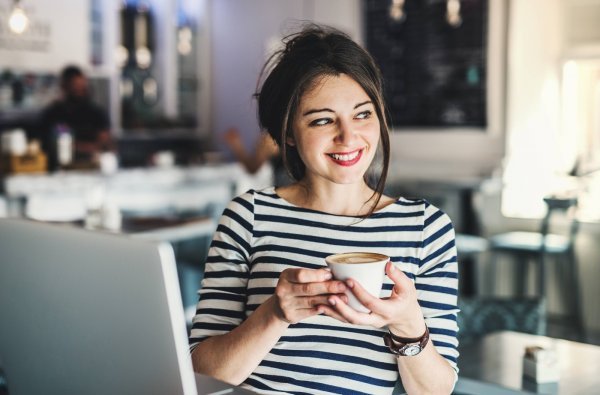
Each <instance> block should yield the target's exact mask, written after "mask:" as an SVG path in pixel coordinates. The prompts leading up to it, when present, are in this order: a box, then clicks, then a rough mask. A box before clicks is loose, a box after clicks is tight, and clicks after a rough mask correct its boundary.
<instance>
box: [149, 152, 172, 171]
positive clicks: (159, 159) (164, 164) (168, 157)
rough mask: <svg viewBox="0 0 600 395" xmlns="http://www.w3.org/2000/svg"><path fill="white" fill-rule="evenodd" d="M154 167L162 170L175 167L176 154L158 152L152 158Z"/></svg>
mask: <svg viewBox="0 0 600 395" xmlns="http://www.w3.org/2000/svg"><path fill="white" fill-rule="evenodd" d="M152 163H154V166H156V167H160V168H170V167H173V166H175V153H173V151H158V152H157V153H155V154H154V155H153V156H152Z"/></svg>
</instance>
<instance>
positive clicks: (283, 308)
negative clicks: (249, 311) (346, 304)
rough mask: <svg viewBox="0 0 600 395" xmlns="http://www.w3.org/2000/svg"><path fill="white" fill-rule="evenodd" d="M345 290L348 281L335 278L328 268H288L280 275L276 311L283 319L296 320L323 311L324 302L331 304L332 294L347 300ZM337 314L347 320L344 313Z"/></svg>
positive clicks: (339, 318)
mask: <svg viewBox="0 0 600 395" xmlns="http://www.w3.org/2000/svg"><path fill="white" fill-rule="evenodd" d="M345 290H346V285H345V284H344V283H343V282H342V281H337V280H332V276H331V272H330V271H329V270H327V269H286V270H284V271H283V272H282V273H281V275H280V276H279V281H278V282H277V287H276V288H275V294H274V295H273V297H274V299H275V310H276V311H275V314H276V315H277V317H278V318H279V319H280V320H282V321H285V322H287V323H288V324H295V323H297V322H299V321H301V320H303V319H305V318H308V317H311V316H313V315H317V314H321V313H323V311H324V310H323V307H322V306H323V305H325V306H327V305H328V303H329V302H328V298H329V297H331V296H332V295H337V296H338V297H340V298H342V299H343V300H347V299H346V298H347V297H346V295H345V294H344V291H345ZM330 315H331V314H330ZM333 318H336V319H338V320H340V321H344V322H346V320H345V319H344V318H343V317H342V316H337V317H333Z"/></svg>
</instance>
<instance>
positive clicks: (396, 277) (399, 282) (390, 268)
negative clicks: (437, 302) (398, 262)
mask: <svg viewBox="0 0 600 395" xmlns="http://www.w3.org/2000/svg"><path fill="white" fill-rule="evenodd" d="M385 273H386V274H387V276H388V277H389V278H390V280H392V281H393V282H394V289H393V290H392V291H393V292H394V293H396V294H398V295H400V294H401V293H402V292H404V291H405V290H406V287H407V286H408V285H412V281H410V279H409V278H408V277H407V276H406V274H404V272H403V271H402V270H400V269H398V268H397V267H396V266H395V265H394V264H393V263H392V262H391V261H390V262H388V263H387V265H386V266H385Z"/></svg>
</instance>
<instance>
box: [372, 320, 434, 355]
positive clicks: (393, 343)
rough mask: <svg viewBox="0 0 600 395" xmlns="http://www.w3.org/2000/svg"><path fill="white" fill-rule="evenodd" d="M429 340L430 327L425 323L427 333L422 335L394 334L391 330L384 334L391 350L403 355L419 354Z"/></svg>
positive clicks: (386, 343) (384, 340) (385, 341)
mask: <svg viewBox="0 0 600 395" xmlns="http://www.w3.org/2000/svg"><path fill="white" fill-rule="evenodd" d="M428 341H429V328H427V325H425V333H423V336H421V337H415V338H408V337H400V336H396V335H394V334H393V333H392V332H390V331H389V329H388V333H386V334H385V335H383V342H384V343H385V345H386V346H388V347H389V348H390V351H391V352H392V353H394V354H396V355H398V356H401V357H412V356H415V355H417V354H419V353H420V352H421V351H422V350H423V349H424V348H425V346H426V345H427V342H428Z"/></svg>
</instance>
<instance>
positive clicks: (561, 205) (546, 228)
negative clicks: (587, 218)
mask: <svg viewBox="0 0 600 395" xmlns="http://www.w3.org/2000/svg"><path fill="white" fill-rule="evenodd" d="M544 202H545V203H546V207H547V211H546V215H545V216H544V219H543V220H542V224H541V229H540V233H541V234H542V235H543V236H544V237H545V236H546V235H548V234H550V233H555V232H553V231H552V230H551V229H550V228H551V225H552V219H553V217H554V216H556V215H557V214H560V213H563V214H565V215H566V216H567V218H568V219H569V225H568V235H567V236H566V237H567V238H568V241H569V245H570V246H571V247H572V246H573V245H574V242H575V237H576V236H577V231H578V230H579V221H578V220H577V215H576V210H577V203H578V200H577V197H557V196H548V197H545V198H544Z"/></svg>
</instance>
